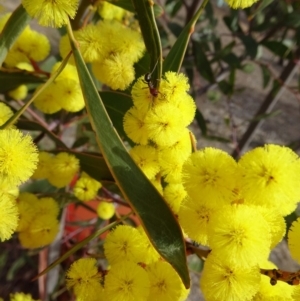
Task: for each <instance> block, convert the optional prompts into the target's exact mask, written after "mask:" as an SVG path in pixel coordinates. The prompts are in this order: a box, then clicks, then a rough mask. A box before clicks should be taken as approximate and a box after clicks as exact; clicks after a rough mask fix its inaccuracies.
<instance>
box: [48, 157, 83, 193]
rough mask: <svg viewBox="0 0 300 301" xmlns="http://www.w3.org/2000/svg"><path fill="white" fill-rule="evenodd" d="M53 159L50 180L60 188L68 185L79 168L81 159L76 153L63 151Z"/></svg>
mask: <svg viewBox="0 0 300 301" xmlns="http://www.w3.org/2000/svg"><path fill="white" fill-rule="evenodd" d="M51 161H52V162H51V169H50V172H49V175H48V181H49V182H50V183H51V184H52V185H53V186H55V187H58V188H62V187H64V186H66V185H68V184H69V183H70V182H71V180H72V179H73V177H74V176H75V175H76V173H77V172H78V170H79V160H78V159H77V158H76V157H75V156H74V155H72V154H68V153H64V152H63V153H59V154H58V155H56V156H55V157H54V158H53V159H52V160H51Z"/></svg>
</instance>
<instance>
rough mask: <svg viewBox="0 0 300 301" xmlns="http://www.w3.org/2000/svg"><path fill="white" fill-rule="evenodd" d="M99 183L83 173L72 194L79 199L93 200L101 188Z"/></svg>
mask: <svg viewBox="0 0 300 301" xmlns="http://www.w3.org/2000/svg"><path fill="white" fill-rule="evenodd" d="M101 186H102V185H101V183H100V182H98V181H96V180H95V179H93V178H91V177H90V176H89V175H87V174H86V173H83V174H82V176H81V177H80V178H79V180H78V181H77V182H76V184H75V186H74V195H75V196H76V197H77V199H79V200H81V201H84V202H86V201H90V200H93V199H94V198H95V197H96V196H97V193H98V190H99V189H100V188H101Z"/></svg>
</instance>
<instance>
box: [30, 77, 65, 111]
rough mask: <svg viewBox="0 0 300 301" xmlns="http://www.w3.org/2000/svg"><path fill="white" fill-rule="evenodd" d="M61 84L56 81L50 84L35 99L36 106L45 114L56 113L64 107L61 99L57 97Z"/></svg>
mask: <svg viewBox="0 0 300 301" xmlns="http://www.w3.org/2000/svg"><path fill="white" fill-rule="evenodd" d="M58 91H59V85H57V84H56V83H55V82H54V83H52V84H51V85H49V86H48V87H47V88H46V89H45V90H44V91H43V92H42V93H41V94H40V95H38V96H37V97H36V98H35V99H34V101H33V104H34V106H35V107H36V108H37V109H39V110H40V111H42V112H43V113H45V114H54V113H56V112H58V111H59V110H61V109H62V106H61V102H60V99H59V98H57V92H58Z"/></svg>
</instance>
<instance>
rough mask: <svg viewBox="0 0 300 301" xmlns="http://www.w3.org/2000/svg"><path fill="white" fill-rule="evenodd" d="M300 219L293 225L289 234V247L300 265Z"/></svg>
mask: <svg viewBox="0 0 300 301" xmlns="http://www.w3.org/2000/svg"><path fill="white" fill-rule="evenodd" d="M299 237H300V217H298V219H297V220H295V221H294V222H293V223H292V226H291V228H290V229H289V232H288V246H289V249H290V252H291V255H292V257H293V258H294V259H295V260H296V261H297V262H298V263H300V239H299Z"/></svg>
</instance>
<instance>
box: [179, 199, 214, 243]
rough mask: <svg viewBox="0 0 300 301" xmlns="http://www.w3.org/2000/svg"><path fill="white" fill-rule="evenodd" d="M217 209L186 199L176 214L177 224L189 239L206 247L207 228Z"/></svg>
mask: <svg viewBox="0 0 300 301" xmlns="http://www.w3.org/2000/svg"><path fill="white" fill-rule="evenodd" d="M216 210H217V208H215V207H214V206H209V203H207V202H205V201H203V202H199V201H197V200H195V199H192V198H190V197H187V198H186V199H185V200H184V201H183V202H182V204H181V206H180V208H179V212H178V218H179V223H180V225H181V227H182V228H183V230H184V232H185V233H186V234H187V235H188V237H189V238H191V239H193V240H195V241H196V242H198V243H200V244H202V245H204V246H208V245H209V244H208V226H209V223H210V221H211V218H212V217H213V216H214V214H215V212H216Z"/></svg>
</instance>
